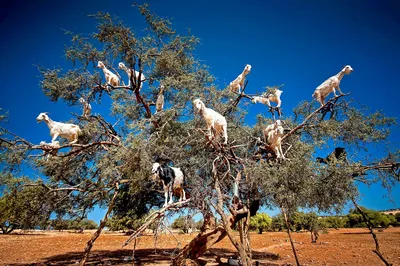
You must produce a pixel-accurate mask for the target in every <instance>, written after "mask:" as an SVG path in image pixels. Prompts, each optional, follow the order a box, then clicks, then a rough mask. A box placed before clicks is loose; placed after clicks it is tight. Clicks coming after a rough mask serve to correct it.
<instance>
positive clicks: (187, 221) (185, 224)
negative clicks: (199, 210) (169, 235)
mask: <svg viewBox="0 0 400 266" xmlns="http://www.w3.org/2000/svg"><path fill="white" fill-rule="evenodd" d="M196 226H197V224H196V223H195V221H194V220H193V218H192V216H190V215H186V216H180V217H178V218H176V219H175V221H174V222H173V223H172V225H171V227H172V228H173V229H180V230H182V232H183V233H185V234H186V233H188V232H189V230H190V229H194V228H196Z"/></svg>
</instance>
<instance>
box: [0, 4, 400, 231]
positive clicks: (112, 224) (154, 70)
mask: <svg viewBox="0 0 400 266" xmlns="http://www.w3.org/2000/svg"><path fill="white" fill-rule="evenodd" d="M135 6H136V7H137V8H138V12H139V13H140V14H141V15H142V16H143V19H144V20H145V21H146V23H147V26H148V27H146V28H145V29H140V28H131V27H129V26H127V25H125V24H124V23H123V22H121V21H119V20H118V19H115V18H113V17H112V16H111V15H109V14H108V13H97V14H95V15H93V16H92V17H93V18H94V19H95V20H96V23H97V30H96V32H95V33H93V34H92V35H90V36H83V35H76V34H72V33H70V32H68V34H71V43H70V44H69V45H67V46H66V48H65V58H66V60H67V61H68V62H69V63H70V65H71V67H69V68H68V69H67V70H64V69H61V68H54V69H47V68H45V67H39V71H40V73H41V75H42V80H41V81H40V85H41V87H42V90H43V93H44V94H45V95H46V96H47V97H49V99H50V100H51V101H56V102H58V101H64V102H65V103H66V104H67V105H69V106H74V105H77V104H78V102H77V101H78V99H79V98H80V97H83V98H85V99H87V100H88V101H89V102H96V103H98V104H100V103H101V99H102V97H110V99H111V101H112V104H111V106H110V114H109V115H110V116H111V117H112V118H110V119H107V120H110V121H106V120H105V119H104V118H103V117H102V116H100V115H93V116H91V117H90V118H82V117H76V118H75V119H74V120H73V121H71V122H74V123H75V124H79V126H80V128H82V134H81V135H80V137H79V142H78V143H79V144H78V145H76V146H75V147H73V148H71V147H69V146H66V147H65V146H63V147H62V148H60V150H58V151H57V152H58V153H54V152H55V151H52V152H53V154H52V155H50V154H47V155H48V156H47V155H46V156H43V155H44V154H43V153H42V152H45V151H46V150H41V148H38V147H37V146H35V145H34V144H32V143H29V141H27V140H24V139H22V138H20V137H18V136H15V135H13V134H12V133H10V132H8V131H7V130H6V129H4V128H1V130H0V138H1V139H0V167H1V174H0V186H1V189H2V190H4V193H3V194H2V195H3V196H2V198H1V201H0V203H1V204H0V208H1V210H3V211H2V214H0V215H1V222H2V223H3V225H5V226H8V225H11V224H16V226H18V227H22V228H31V227H34V226H38V225H40V224H41V223H42V221H45V220H46V219H48V217H49V216H50V214H51V213H52V212H54V213H56V214H57V215H58V216H57V217H60V219H62V217H68V216H69V217H73V218H80V219H82V218H84V217H86V216H87V213H88V212H89V211H90V210H92V209H93V208H94V206H96V205H100V206H101V207H105V206H108V204H109V203H110V200H111V198H112V195H113V193H114V191H115V189H116V187H118V188H119V190H120V193H119V195H118V197H117V199H116V201H115V205H114V208H113V212H112V218H111V219H110V220H109V222H108V224H107V226H109V228H111V229H112V230H121V229H122V230H126V229H135V228H137V227H138V226H139V225H140V224H141V223H142V222H143V219H144V218H145V217H146V216H147V215H148V214H149V213H150V212H151V210H152V209H154V208H158V207H160V206H161V205H162V204H163V201H164V197H163V192H162V186H161V185H160V182H159V180H153V179H151V177H150V175H151V165H152V163H153V162H154V159H155V157H156V156H161V157H163V158H167V161H168V162H167V163H168V164H170V165H173V166H176V167H180V168H182V169H183V170H184V172H185V173H186V176H187V180H186V183H185V189H186V191H187V192H188V195H190V198H191V202H190V204H191V205H190V209H191V210H193V211H194V212H202V213H205V212H207V211H208V212H209V211H210V210H211V211H212V212H214V213H215V211H216V210H215V206H216V205H217V196H216V193H215V189H214V188H215V186H214V184H216V182H215V181H216V180H218V181H219V186H220V188H221V191H222V192H221V193H222V194H223V208H222V209H225V210H226V209H227V208H228V207H230V205H231V202H232V201H231V199H232V198H233V187H234V185H233V181H232V180H233V179H234V178H235V177H236V176H237V174H238V173H239V172H240V173H241V176H242V179H241V180H240V182H239V196H240V201H241V204H243V205H244V206H247V207H248V208H250V206H251V205H252V204H253V203H255V202H257V201H258V200H260V203H261V205H264V206H267V207H278V208H283V209H285V210H287V213H288V215H289V219H290V223H291V225H290V226H291V229H292V230H304V229H306V230H312V229H313V228H315V227H316V226H323V225H321V224H320V223H319V222H320V220H319V219H317V218H316V215H315V214H312V213H311V214H302V213H298V212H297V210H299V209H301V208H312V209H316V210H318V211H341V210H342V209H343V207H344V206H345V204H346V203H347V202H348V201H349V200H350V199H353V198H355V197H357V196H358V190H357V186H356V181H361V182H364V183H368V184H369V183H372V182H379V181H380V182H382V184H384V185H385V186H387V187H389V188H390V186H391V185H392V184H393V182H395V181H397V180H398V177H397V175H398V173H396V170H395V169H397V168H390V167H389V168H386V169H385V170H381V169H375V168H371V167H370V168H368V167H367V168H362V169H361V170H363V171H364V170H365V169H367V170H368V171H369V170H371V169H372V170H371V171H374V173H379V174H378V175H373V176H372V177H371V176H366V175H362V176H361V174H358V173H359V172H361V170H360V167H361V166H362V164H363V162H365V159H366V158H369V157H368V156H369V154H368V149H367V148H368V146H369V145H371V144H373V145H384V144H385V143H386V141H387V137H388V135H389V132H390V131H389V130H390V127H391V126H392V125H394V124H395V122H396V121H395V119H394V118H388V117H385V116H384V115H383V114H382V113H381V112H375V113H373V112H372V113H371V112H370V111H369V110H366V109H364V108H360V107H359V106H357V105H356V104H354V103H353V102H351V101H348V100H347V99H346V98H345V97H342V98H340V99H339V100H338V101H337V102H336V103H335V105H334V106H333V107H332V109H331V110H330V111H328V112H325V113H324V112H323V111H322V112H318V113H316V114H314V115H313V116H311V117H310V118H308V119H307V120H306V121H305V119H306V117H308V116H309V115H310V114H311V113H313V112H314V111H315V110H316V109H317V105H318V104H317V103H315V102H307V101H303V102H301V103H300V104H299V106H298V107H296V109H295V110H294V115H295V117H294V118H292V117H289V116H285V117H282V118H281V119H282V120H283V122H284V125H285V130H286V132H288V131H290V130H291V129H294V128H296V127H298V130H297V131H296V132H293V134H291V135H290V136H287V137H286V138H285V139H284V140H283V150H284V152H285V157H287V160H278V159H276V158H275V157H274V154H272V153H271V152H264V153H263V152H262V148H263V147H264V148H265V147H266V145H265V143H264V144H260V142H262V141H260V140H263V139H264V136H263V133H262V132H263V129H265V127H266V126H267V125H269V124H271V123H272V122H273V120H272V119H270V118H268V117H269V113H267V112H265V113H263V114H260V115H259V116H258V117H257V123H256V124H255V125H251V126H250V125H246V123H245V115H246V111H247V108H252V107H251V105H250V106H249V105H247V103H248V102H246V101H248V99H247V98H246V97H244V98H242V99H241V101H240V102H239V104H238V105H237V106H232V102H234V100H235V98H236V97H237V95H233V94H232V93H230V92H228V91H227V90H224V89H223V86H224V85H222V84H214V82H215V79H214V77H213V76H212V75H211V74H210V73H209V72H208V68H207V66H204V65H203V64H202V63H201V61H199V60H198V59H196V58H195V57H194V54H193V51H194V50H195V48H196V45H197V44H198V43H199V39H198V38H197V37H195V36H193V35H192V34H191V33H190V32H187V34H178V33H177V32H176V31H175V30H174V29H173V27H172V24H171V22H170V21H169V20H168V19H165V18H161V17H159V16H157V15H156V14H154V13H152V12H151V11H150V10H149V7H148V5H146V4H145V5H135ZM99 60H101V61H103V62H104V63H105V65H106V66H107V67H108V68H109V69H110V70H111V71H113V72H114V73H118V74H119V75H120V77H121V81H124V82H121V83H122V85H124V84H125V85H126V84H127V83H128V82H127V77H126V73H124V72H122V71H120V70H118V69H117V62H124V63H125V65H127V66H128V67H129V68H132V69H135V70H137V71H139V72H140V73H141V74H143V75H145V76H146V84H145V86H143V88H142V90H141V91H140V93H139V92H138V84H133V85H132V86H131V87H127V86H119V87H111V86H108V85H107V84H105V80H104V75H103V73H102V71H101V70H100V69H98V68H97V67H96V66H97V61H99ZM55 65H56V64H55ZM161 85H164V86H165V88H166V89H165V93H164V96H165V109H164V110H163V111H162V112H158V113H157V114H154V111H155V109H154V106H152V105H149V104H148V103H151V102H155V101H156V97H157V94H158V92H159V88H160V86H161ZM105 95H106V96H105ZM196 98H200V99H201V100H203V102H204V103H205V105H206V106H207V107H208V108H212V109H214V110H215V111H217V112H219V113H221V114H224V115H225V117H226V119H227V123H228V135H229V144H228V145H227V146H221V145H219V144H218V143H216V142H213V143H211V142H209V141H208V139H207V138H206V137H205V135H204V131H205V130H204V129H205V122H204V121H203V119H202V118H201V117H200V116H199V115H195V114H194V113H193V106H192V104H191V102H192V101H193V100H194V99H196ZM94 113H97V111H94ZM5 118H6V116H5V115H3V114H1V115H0V120H4V119H5ZM111 121H112V122H111ZM65 143H66V142H65V141H61V144H62V145H63V144H65ZM333 145H334V146H338V145H340V146H343V147H345V148H347V151H348V153H349V156H348V157H349V158H348V160H347V161H344V160H343V161H340V160H338V161H336V162H333V163H329V164H327V165H325V164H319V163H316V162H315V154H316V153H317V152H320V149H324V148H328V149H329V152H328V153H330V152H331V150H333V148H334V146H333ZM233 146H234V147H233ZM349 148H351V149H349ZM350 151H352V152H353V151H354V154H351V155H350ZM47 152H48V151H47ZM32 155H33V156H32ZM399 157H400V152H399V151H395V152H392V153H390V156H388V157H387V158H383V159H380V158H376V161H375V162H374V163H375V164H374V165H379V164H378V163H379V162H381V161H382V160H384V161H385V162H396V161H398V159H399ZM352 158H357V160H359V161H357V162H354V161H352ZM374 159H375V158H374ZM23 165H28V166H32V167H33V168H35V170H36V171H37V172H39V173H40V175H41V176H44V177H45V178H43V180H40V181H38V182H36V183H35V182H34V181H32V180H29V179H25V180H23V182H19V181H16V179H15V177H17V176H20V175H21V166H23ZM365 171H366V170H365ZM355 173H357V174H355ZM362 173H363V174H364V172H362ZM356 177H357V178H356ZM32 178H33V177H32ZM30 185H34V186H30ZM371 215H372V214H371ZM27 217H29V218H32V217H33V219H27ZM257 217H260V216H256V218H254V219H256V221H257V224H261V225H260V226H259V225H257V228H259V230H264V229H265V228H267V227H268V226H264V225H265V224H271V228H272V229H273V230H282V229H283V228H284V227H285V224H284V223H283V219H282V217H281V216H277V217H274V218H273V219H272V221H271V222H269V221H268V219H264V218H263V219H261V218H260V219H261V220H260V221H259V218H257ZM371 217H372V216H371ZM347 218H348V220H349V221H348V223H349V225H350V224H351V226H353V225H356V224H360V223H361V222H360V221H359V220H358V218H359V216H358V214H357V213H353V214H351V215H350V216H348V217H347ZM179 219H180V220H178V219H177V221H176V224H174V226H177V228H180V229H182V230H183V231H186V230H187V228H188V227H189V225H190V227H193V226H194V225H193V221H192V220H191V219H189V218H188V217H181V218H179ZM182 219H183V220H182ZM254 219H253V221H254ZM373 219H375V220H376V222H375V223H376V224H377V225H379V226H387V221H382V220H384V219H383V218H380V217H378V216H376V217H375V216H374V218H373ZM186 220H187V222H186ZM182 221H185V222H184V223H182ZM389 222H390V221H389ZM253 223H254V222H253ZM330 223H331V224H334V225H333V226H339V225H340V223H338V221H331V222H330ZM63 226H64V225H63V222H62V220H60V225H57V227H63ZM74 226H75V225H74ZM260 228H262V229H260ZM6 230H8V229H6Z"/></svg>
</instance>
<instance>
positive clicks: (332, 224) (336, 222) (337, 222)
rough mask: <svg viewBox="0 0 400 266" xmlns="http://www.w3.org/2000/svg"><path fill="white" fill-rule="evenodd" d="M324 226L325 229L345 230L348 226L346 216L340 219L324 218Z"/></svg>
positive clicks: (336, 217) (333, 217)
mask: <svg viewBox="0 0 400 266" xmlns="http://www.w3.org/2000/svg"><path fill="white" fill-rule="evenodd" d="M324 220H325V224H326V227H327V228H335V229H339V228H345V227H346V226H347V224H348V222H349V221H348V218H347V217H346V216H344V217H340V216H329V217H325V218H324Z"/></svg>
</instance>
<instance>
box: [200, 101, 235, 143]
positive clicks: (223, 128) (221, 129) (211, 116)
mask: <svg viewBox="0 0 400 266" xmlns="http://www.w3.org/2000/svg"><path fill="white" fill-rule="evenodd" d="M193 106H194V108H195V111H196V112H197V113H199V114H201V115H202V116H203V118H204V120H205V121H206V123H207V130H208V135H209V136H211V134H212V133H211V132H213V133H215V136H219V135H221V134H222V135H223V137H224V144H227V143H228V134H227V128H228V125H227V123H226V119H225V117H223V116H222V115H221V114H219V113H217V112H216V111H214V110H213V109H210V108H207V107H206V106H205V105H204V103H203V102H202V101H201V100H200V99H196V100H194V101H193Z"/></svg>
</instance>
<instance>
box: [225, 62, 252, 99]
mask: <svg viewBox="0 0 400 266" xmlns="http://www.w3.org/2000/svg"><path fill="white" fill-rule="evenodd" d="M250 70H251V65H246V66H245V68H244V69H243V72H242V73H240V75H239V76H238V77H237V78H236V79H235V80H234V81H232V82H231V83H229V90H230V91H231V92H235V93H236V92H237V93H240V90H241V89H242V88H243V87H244V81H245V80H246V76H247V75H248V74H249V73H250Z"/></svg>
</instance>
